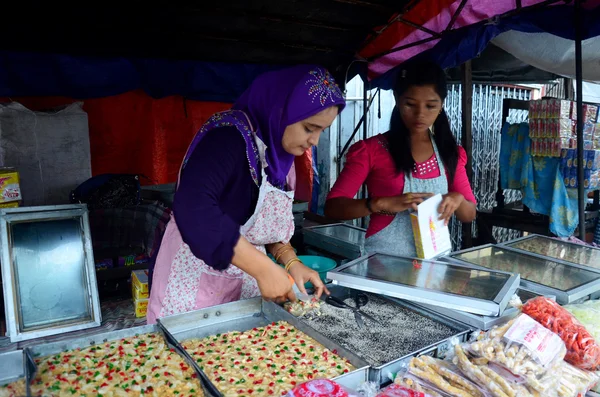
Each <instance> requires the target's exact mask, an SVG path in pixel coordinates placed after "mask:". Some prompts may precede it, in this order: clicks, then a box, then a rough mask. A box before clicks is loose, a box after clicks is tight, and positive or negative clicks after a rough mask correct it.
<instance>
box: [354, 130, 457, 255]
mask: <svg viewBox="0 0 600 397" xmlns="http://www.w3.org/2000/svg"><path fill="white" fill-rule="evenodd" d="M431 144H432V146H433V152H434V154H435V157H436V159H437V163H438V167H439V169H440V176H439V177H437V178H432V179H418V178H413V175H412V174H413V173H412V172H405V173H404V191H403V194H406V193H433V194H438V193H439V194H442V195H444V194H447V193H448V179H447V178H446V169H445V168H444V163H443V162H442V159H441V157H440V153H439V152H438V149H437V146H436V144H435V140H434V139H433V136H431ZM364 250H365V251H366V253H373V252H379V253H382V254H389V255H399V256H409V257H415V256H416V255H417V250H416V248H415V238H414V236H413V232H412V224H411V222H410V213H409V211H408V210H407V211H403V212H400V213H398V214H396V215H395V216H394V220H393V221H392V223H390V224H389V225H388V226H387V227H386V228H385V229H383V230H381V231H379V232H378V233H376V234H374V235H372V236H369V238H367V239H366V241H365V247H364Z"/></svg>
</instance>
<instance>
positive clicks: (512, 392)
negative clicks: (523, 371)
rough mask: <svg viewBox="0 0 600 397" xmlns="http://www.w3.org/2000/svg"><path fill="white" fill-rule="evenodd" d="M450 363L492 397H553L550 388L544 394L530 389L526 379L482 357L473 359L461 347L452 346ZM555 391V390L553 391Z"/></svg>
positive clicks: (458, 345)
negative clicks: (452, 355)
mask: <svg viewBox="0 0 600 397" xmlns="http://www.w3.org/2000/svg"><path fill="white" fill-rule="evenodd" d="M452 361H453V362H454V363H455V364H456V366H457V367H458V368H459V369H460V371H461V373H462V374H464V375H465V376H466V377H467V378H468V379H470V380H471V381H473V382H474V383H476V384H477V385H479V386H480V387H481V388H485V390H486V391H487V392H489V394H490V395H491V396H494V397H532V396H536V397H537V396H540V395H543V396H547V397H550V396H552V397H555V396H556V394H555V393H553V392H552V389H551V387H547V388H545V389H548V390H544V393H542V392H540V391H537V390H534V389H533V388H530V387H529V386H528V384H527V379H525V378H524V377H521V376H517V375H514V374H512V373H510V371H508V370H506V369H503V367H501V366H494V365H493V363H491V362H490V361H488V360H487V359H485V358H482V357H474V356H472V355H470V354H469V353H467V351H466V350H465V349H464V347H463V345H461V344H456V345H455V346H454V357H453V358H452ZM553 390H556V389H553Z"/></svg>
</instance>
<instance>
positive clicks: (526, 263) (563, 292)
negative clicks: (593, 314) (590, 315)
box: [442, 244, 600, 305]
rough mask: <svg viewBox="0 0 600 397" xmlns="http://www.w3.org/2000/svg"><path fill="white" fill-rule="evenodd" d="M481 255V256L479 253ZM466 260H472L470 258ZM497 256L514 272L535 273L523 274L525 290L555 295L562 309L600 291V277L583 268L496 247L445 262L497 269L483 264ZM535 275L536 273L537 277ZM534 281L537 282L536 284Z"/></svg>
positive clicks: (465, 252)
mask: <svg viewBox="0 0 600 397" xmlns="http://www.w3.org/2000/svg"><path fill="white" fill-rule="evenodd" d="M478 251H481V252H480V253H479V252H478ZM502 255H509V256H510V258H509V259H504V258H506V257H502ZM466 256H469V258H467V257H466ZM496 256H498V258H501V260H502V261H504V262H508V263H509V265H508V266H511V269H515V270H517V269H518V266H522V267H523V268H525V270H530V271H532V274H531V275H528V274H525V273H523V274H521V287H524V288H527V289H529V290H531V291H534V292H537V293H538V294H541V295H554V296H555V297H556V301H557V302H558V303H560V304H561V305H566V304H569V303H575V302H577V301H579V300H580V299H585V298H586V297H588V296H589V295H591V294H593V293H595V292H598V291H600V274H599V273H595V272H592V271H590V270H587V269H584V268H582V266H578V265H573V264H569V263H566V262H565V263H562V262H560V261H556V260H554V259H549V258H541V257H538V256H533V255H530V254H524V253H520V252H516V251H514V250H512V249H507V248H505V247H500V246H494V245H492V244H486V245H482V246H479V247H474V248H470V249H466V250H463V251H457V252H453V253H451V254H450V255H449V256H447V257H444V258H442V260H444V261H446V262H449V263H458V264H462V265H469V266H475V267H478V268H480V269H494V268H496V266H495V265H494V264H493V263H491V264H488V263H485V264H484V265H482V264H481V263H483V262H489V261H493V260H494V259H493V258H494V257H496ZM489 258H492V259H489ZM504 262H502V263H504ZM499 266H500V263H499V264H498V267H499ZM503 270H506V269H503ZM533 271H535V272H536V273H533ZM528 277H529V278H528ZM539 277H546V278H548V277H549V278H550V280H548V281H547V282H546V281H544V282H545V284H544V283H542V281H541V280H540V279H539ZM532 279H535V280H537V281H532ZM560 280H563V281H565V283H567V284H566V286H565V288H564V289H559V288H558V287H556V286H555V285H556V283H557V282H560Z"/></svg>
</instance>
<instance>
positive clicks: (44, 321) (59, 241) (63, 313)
mask: <svg viewBox="0 0 600 397" xmlns="http://www.w3.org/2000/svg"><path fill="white" fill-rule="evenodd" d="M0 228H1V229H0V231H1V237H2V265H3V266H2V278H3V280H4V283H3V289H4V300H5V307H6V317H7V334H8V336H9V337H10V340H11V342H16V341H21V340H26V339H32V338H39V337H43V336H48V335H55V334H60V333H64V332H69V331H75V330H81V329H85V328H91V327H96V326H99V325H100V320H101V318H100V304H99V298H98V286H97V284H96V273H95V269H94V260H93V253H92V244H91V237H90V231H89V223H88V217H87V208H86V206H85V205H59V206H45V207H23V208H6V209H2V210H0Z"/></svg>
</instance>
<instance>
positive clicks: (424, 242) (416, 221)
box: [410, 194, 452, 259]
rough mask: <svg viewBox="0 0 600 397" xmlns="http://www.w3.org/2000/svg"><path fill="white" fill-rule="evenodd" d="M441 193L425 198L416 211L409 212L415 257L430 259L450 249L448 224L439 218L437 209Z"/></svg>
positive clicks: (440, 201)
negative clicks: (415, 250) (415, 251)
mask: <svg viewBox="0 0 600 397" xmlns="http://www.w3.org/2000/svg"><path fill="white" fill-rule="evenodd" d="M441 203H442V195H441V194H436V195H435V196H433V197H431V198H429V199H427V200H425V201H424V202H422V203H421V204H419V205H418V206H417V208H418V211H417V212H413V213H411V214H410V219H411V222H412V228H413V235H414V237H415V248H416V249H417V257H419V258H421V259H431V258H435V257H437V256H440V255H444V254H447V253H449V252H450V251H452V241H451V240H450V231H449V230H448V226H446V225H444V220H443V219H440V213H439V211H438V209H439V206H440V204H441Z"/></svg>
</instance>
